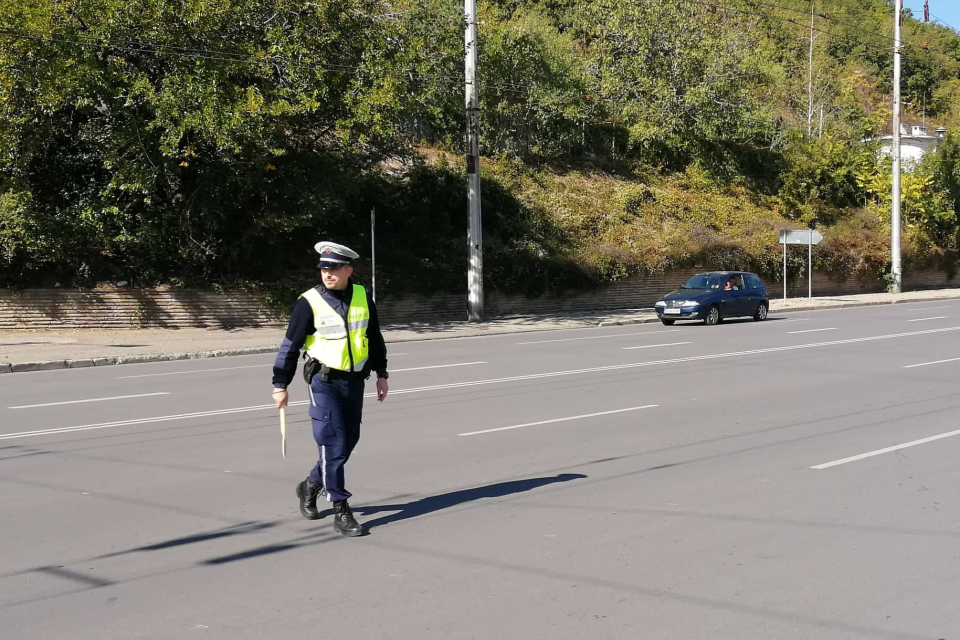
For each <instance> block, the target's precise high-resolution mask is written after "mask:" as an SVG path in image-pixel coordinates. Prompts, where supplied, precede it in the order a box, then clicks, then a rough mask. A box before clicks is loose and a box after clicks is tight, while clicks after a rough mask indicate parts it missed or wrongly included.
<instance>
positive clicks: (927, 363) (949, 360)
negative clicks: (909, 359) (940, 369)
mask: <svg viewBox="0 0 960 640" xmlns="http://www.w3.org/2000/svg"><path fill="white" fill-rule="evenodd" d="M957 360H960V358H950V359H948V360H934V361H933V362H921V363H920V364H908V365H906V366H905V367H904V369H916V368H917V367H928V366H930V365H932V364H943V363H945V362H956V361H957Z"/></svg>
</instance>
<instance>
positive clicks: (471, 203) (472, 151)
mask: <svg viewBox="0 0 960 640" xmlns="http://www.w3.org/2000/svg"><path fill="white" fill-rule="evenodd" d="M464 14H465V15H466V20H467V24H466V32H465V34H464V46H465V48H466V60H465V71H466V85H465V89H466V106H467V211H468V213H469V224H468V227H467V245H468V247H469V264H468V265H467V320H469V321H470V322H482V321H483V226H482V224H481V221H480V100H479V98H478V96H477V0H464Z"/></svg>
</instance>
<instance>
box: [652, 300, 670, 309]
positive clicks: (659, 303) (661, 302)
mask: <svg viewBox="0 0 960 640" xmlns="http://www.w3.org/2000/svg"><path fill="white" fill-rule="evenodd" d="M653 306H655V307H665V306H667V303H666V302H664V301H663V300H661V301H660V302H658V303H657V304H655V305H653Z"/></svg>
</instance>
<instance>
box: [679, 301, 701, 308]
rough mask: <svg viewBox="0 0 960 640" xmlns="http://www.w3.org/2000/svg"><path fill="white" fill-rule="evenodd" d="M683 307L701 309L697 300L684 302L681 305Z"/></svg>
mask: <svg viewBox="0 0 960 640" xmlns="http://www.w3.org/2000/svg"><path fill="white" fill-rule="evenodd" d="M680 306H681V307H699V306H700V303H699V302H697V301H696V300H684V301H683V302H681V303H680Z"/></svg>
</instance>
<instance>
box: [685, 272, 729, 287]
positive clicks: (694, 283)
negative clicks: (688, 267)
mask: <svg viewBox="0 0 960 640" xmlns="http://www.w3.org/2000/svg"><path fill="white" fill-rule="evenodd" d="M723 282H724V278H723V276H711V275H699V276H693V277H692V278H690V279H689V280H687V281H686V282H684V283H683V286H682V287H680V288H681V289H719V288H721V287H722V286H723Z"/></svg>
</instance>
